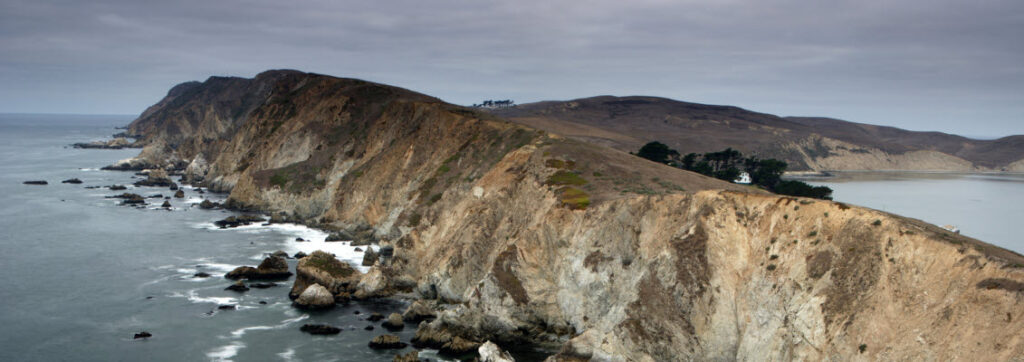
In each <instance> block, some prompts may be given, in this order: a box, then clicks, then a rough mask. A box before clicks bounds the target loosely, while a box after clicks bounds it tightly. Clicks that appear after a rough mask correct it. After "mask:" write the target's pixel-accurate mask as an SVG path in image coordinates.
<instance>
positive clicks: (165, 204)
mask: <svg viewBox="0 0 1024 362" xmlns="http://www.w3.org/2000/svg"><path fill="white" fill-rule="evenodd" d="M160 207H162V208H165V209H170V208H171V202H170V201H164V203H163V204H161V205H160Z"/></svg>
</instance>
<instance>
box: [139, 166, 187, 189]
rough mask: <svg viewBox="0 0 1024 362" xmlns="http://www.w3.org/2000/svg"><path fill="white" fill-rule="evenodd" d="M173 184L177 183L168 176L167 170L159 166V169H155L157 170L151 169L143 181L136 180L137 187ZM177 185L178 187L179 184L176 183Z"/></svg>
mask: <svg viewBox="0 0 1024 362" xmlns="http://www.w3.org/2000/svg"><path fill="white" fill-rule="evenodd" d="M171 185H175V184H174V181H171V179H170V178H169V177H167V171H164V170H163V169H162V168H158V169H155V170H150V171H149V175H148V176H147V177H146V179H145V180H141V181H137V182H135V186H136V187H139V186H154V187H169V186H171ZM175 187H177V185H175Z"/></svg>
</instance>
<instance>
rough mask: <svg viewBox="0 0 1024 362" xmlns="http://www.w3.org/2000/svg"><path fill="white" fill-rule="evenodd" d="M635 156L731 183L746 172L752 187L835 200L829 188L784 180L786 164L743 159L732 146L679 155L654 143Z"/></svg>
mask: <svg viewBox="0 0 1024 362" xmlns="http://www.w3.org/2000/svg"><path fill="white" fill-rule="evenodd" d="M636 155H637V156H640V157H643V158H646V159H648V160H651V161H654V162H659V163H664V164H666V165H669V166H672V167H677V168H681V169H684V170H688V171H693V172H696V173H699V174H702V175H707V176H711V177H714V178H717V179H721V180H725V181H729V182H733V181H734V180H736V179H737V178H739V177H740V175H741V174H742V173H743V172H746V173H747V174H748V175H750V183H751V184H754V185H757V186H760V187H761V188H764V189H766V190H768V191H771V192H774V193H777V194H782V195H790V196H801V197H813V198H818V199H824V200H831V199H832V189H831V188H829V187H827V186H811V185H809V184H807V183H806V182H803V181H797V180H783V179H782V175H783V174H784V173H785V172H786V166H787V164H786V162H784V161H780V160H776V159H774V158H768V159H759V158H757V157H754V156H751V157H743V153H741V152H740V151H737V150H734V149H732V148H731V147H730V148H726V149H725V150H722V151H718V152H708V153H703V154H697V153H689V154H686V155H680V154H679V152H677V151H676V150H673V149H672V148H669V147H668V146H667V145H665V144H664V143H661V142H657V141H655V142H649V143H647V144H646V145H644V146H643V147H640V150H639V151H638V152H637V153H636Z"/></svg>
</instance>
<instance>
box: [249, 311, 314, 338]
mask: <svg viewBox="0 0 1024 362" xmlns="http://www.w3.org/2000/svg"><path fill="white" fill-rule="evenodd" d="M307 318H309V315H308V314H303V315H301V316H299V317H297V318H290V319H285V320H283V321H281V323H280V324H278V325H274V326H252V327H243V328H239V329H236V330H234V331H231V336H232V337H235V338H241V337H242V336H244V335H245V333H246V332H248V331H265V330H271V329H282V328H286V327H288V325H290V324H292V323H295V322H299V321H303V320H306V319H307Z"/></svg>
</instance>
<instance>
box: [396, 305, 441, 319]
mask: <svg viewBox="0 0 1024 362" xmlns="http://www.w3.org/2000/svg"><path fill="white" fill-rule="evenodd" d="M436 315H437V312H436V311H435V309H434V305H433V303H431V302H429V301H425V300H417V301H415V302H413V303H412V304H411V305H409V308H406V309H405V312H403V313H402V320H404V321H406V322H410V323H419V322H420V321H423V320H427V319H434V317H435V316H436Z"/></svg>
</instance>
